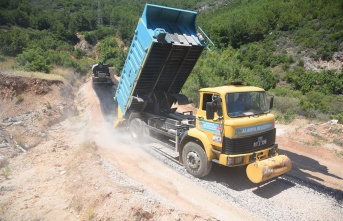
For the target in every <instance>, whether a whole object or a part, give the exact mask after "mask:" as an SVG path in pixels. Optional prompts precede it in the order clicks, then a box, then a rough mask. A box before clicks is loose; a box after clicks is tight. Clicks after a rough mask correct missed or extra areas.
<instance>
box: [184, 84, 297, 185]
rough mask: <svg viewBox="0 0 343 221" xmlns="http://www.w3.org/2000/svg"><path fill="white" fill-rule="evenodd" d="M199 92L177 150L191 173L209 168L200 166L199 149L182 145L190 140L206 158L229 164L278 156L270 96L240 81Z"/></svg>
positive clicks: (199, 174)
mask: <svg viewBox="0 0 343 221" xmlns="http://www.w3.org/2000/svg"><path fill="white" fill-rule="evenodd" d="M199 92H200V103H199V104H200V105H199V109H198V111H197V114H196V122H195V127H194V128H192V129H190V130H189V131H188V134H187V136H185V137H184V140H182V141H181V142H182V143H181V149H182V151H180V153H181V155H180V158H181V159H183V161H185V162H183V163H184V164H185V165H186V168H187V164H190V166H189V167H190V168H192V169H188V170H189V171H191V173H192V172H193V173H194V175H195V176H199V177H201V176H205V175H207V174H206V173H207V172H208V170H209V169H204V170H201V169H200V164H201V157H200V155H201V153H200V152H201V150H196V149H197V148H194V150H192V151H190V152H193V153H192V154H189V150H188V149H189V148H188V149H187V150H184V149H183V147H184V146H186V145H187V143H189V142H191V143H193V144H192V145H193V146H196V145H199V146H200V147H201V148H202V149H203V150H204V152H205V154H206V156H207V159H208V161H211V162H215V163H219V164H221V165H224V166H228V167H235V166H243V165H248V164H252V163H255V162H259V161H262V160H265V159H269V158H272V157H276V156H277V147H278V146H277V144H276V143H275V136H276V129H275V123H274V121H275V117H274V115H273V114H271V113H270V109H271V107H272V106H273V97H271V98H270V99H267V95H266V92H265V91H264V90H263V89H262V88H258V87H252V86H245V85H244V84H243V83H241V82H233V83H231V84H227V85H224V86H221V87H214V88H203V89H200V91H199ZM187 151H188V153H187ZM197 151H198V152H197ZM184 154H186V155H184ZM274 159H276V158H274ZM282 160H285V159H282ZM286 161H288V160H287V159H286ZM209 164H210V163H206V164H204V167H210V165H209ZM287 165H290V161H289V162H287ZM197 166H198V167H197ZM196 167H197V168H198V169H199V170H198V171H196V170H195V168H196ZM284 169H285V170H288V169H290V167H288V166H286V167H285V168H284ZM247 173H248V172H247ZM274 175H276V174H274ZM276 176H277V175H276ZM259 182H260V181H259Z"/></svg>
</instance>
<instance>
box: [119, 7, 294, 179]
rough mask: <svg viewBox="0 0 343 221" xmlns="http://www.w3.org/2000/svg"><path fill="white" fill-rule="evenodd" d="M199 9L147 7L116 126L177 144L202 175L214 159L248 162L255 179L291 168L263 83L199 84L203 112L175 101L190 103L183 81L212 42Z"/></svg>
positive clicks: (122, 87) (123, 79)
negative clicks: (198, 21)
mask: <svg viewBox="0 0 343 221" xmlns="http://www.w3.org/2000/svg"><path fill="white" fill-rule="evenodd" d="M196 15H197V13H196V12H194V11H187V10H182V9H175V8H169V7H163V6H157V5H150V4H147V5H146V6H145V9H144V12H143V15H142V17H141V18H140V20H139V22H138V25H137V28H136V31H135V35H134V38H133V41H132V43H131V47H130V50H129V52H128V56H127V59H126V62H125V65H124V68H123V71H122V74H121V78H120V80H119V83H118V86H117V90H116V95H115V98H114V99H115V101H116V103H117V107H118V108H117V119H116V121H115V122H114V126H115V127H125V128H128V131H129V132H130V134H131V136H132V138H133V139H134V140H136V141H137V142H141V141H142V140H143V139H148V140H151V141H153V142H158V143H162V144H163V145H165V146H168V147H171V148H173V149H175V151H177V152H178V153H179V160H180V162H182V163H183V164H184V166H185V168H186V170H187V171H188V172H189V173H190V174H192V175H193V176H195V177H204V176H206V175H207V174H208V173H209V172H210V170H211V167H212V163H218V164H220V165H224V166H227V167H236V166H247V170H246V171H247V176H248V178H249V179H250V180H251V181H252V182H254V183H260V182H263V181H265V180H268V179H271V178H273V177H277V176H279V175H282V174H284V173H286V172H288V171H289V170H290V169H291V167H292V164H291V161H290V159H289V158H288V157H287V156H285V155H278V145H277V144H276V143H275V137H276V130H275V124H274V122H275V117H274V115H273V114H271V113H270V108H271V107H272V106H273V98H272V97H271V98H270V99H268V97H267V94H266V92H265V91H264V90H263V89H262V88H258V87H252V86H246V85H244V84H243V83H242V82H231V83H228V84H223V85H222V86H218V87H213V88H203V89H200V91H199V93H200V101H199V109H198V110H197V113H196V115H193V113H192V112H191V111H187V112H182V113H180V112H178V111H177V108H175V107H174V106H173V104H175V103H178V104H179V105H180V104H181V105H182V104H186V103H187V102H188V99H187V97H186V96H185V95H183V94H180V91H181V88H182V87H183V85H184V83H185V81H186V80H187V78H188V76H189V74H190V73H191V71H192V69H193V67H194V65H195V63H196V62H197V60H198V58H199V56H200V55H201V53H202V51H203V49H204V48H206V46H207V43H206V41H204V39H203V36H206V34H205V33H199V32H198V31H197V30H201V29H200V28H197V27H196V25H195V18H196ZM199 36H201V39H200V38H199Z"/></svg>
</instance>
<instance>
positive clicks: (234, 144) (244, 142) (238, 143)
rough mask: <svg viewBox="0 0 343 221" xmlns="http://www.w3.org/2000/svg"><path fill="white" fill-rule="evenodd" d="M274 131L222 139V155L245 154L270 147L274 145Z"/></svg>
mask: <svg viewBox="0 0 343 221" xmlns="http://www.w3.org/2000/svg"><path fill="white" fill-rule="evenodd" d="M275 133H276V129H275V128H274V129H273V130H270V131H267V132H264V133H260V134H256V135H253V136H249V137H243V138H233V139H230V138H227V137H225V138H224V144H223V149H222V153H224V154H245V153H251V152H255V151H259V150H263V149H265V148H267V147H270V146H271V145H273V144H274V143H275Z"/></svg>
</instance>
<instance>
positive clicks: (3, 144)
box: [0, 143, 8, 148]
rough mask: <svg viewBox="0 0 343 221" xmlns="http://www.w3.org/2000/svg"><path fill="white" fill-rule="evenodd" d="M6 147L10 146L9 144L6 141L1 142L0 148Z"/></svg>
mask: <svg viewBox="0 0 343 221" xmlns="http://www.w3.org/2000/svg"><path fill="white" fill-rule="evenodd" d="M5 147H8V145H7V144H6V143H1V144H0V148H5Z"/></svg>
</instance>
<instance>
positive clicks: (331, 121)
mask: <svg viewBox="0 0 343 221" xmlns="http://www.w3.org/2000/svg"><path fill="white" fill-rule="evenodd" d="M327 123H328V124H338V120H336V119H332V120H330V121H328V122H327Z"/></svg>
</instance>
